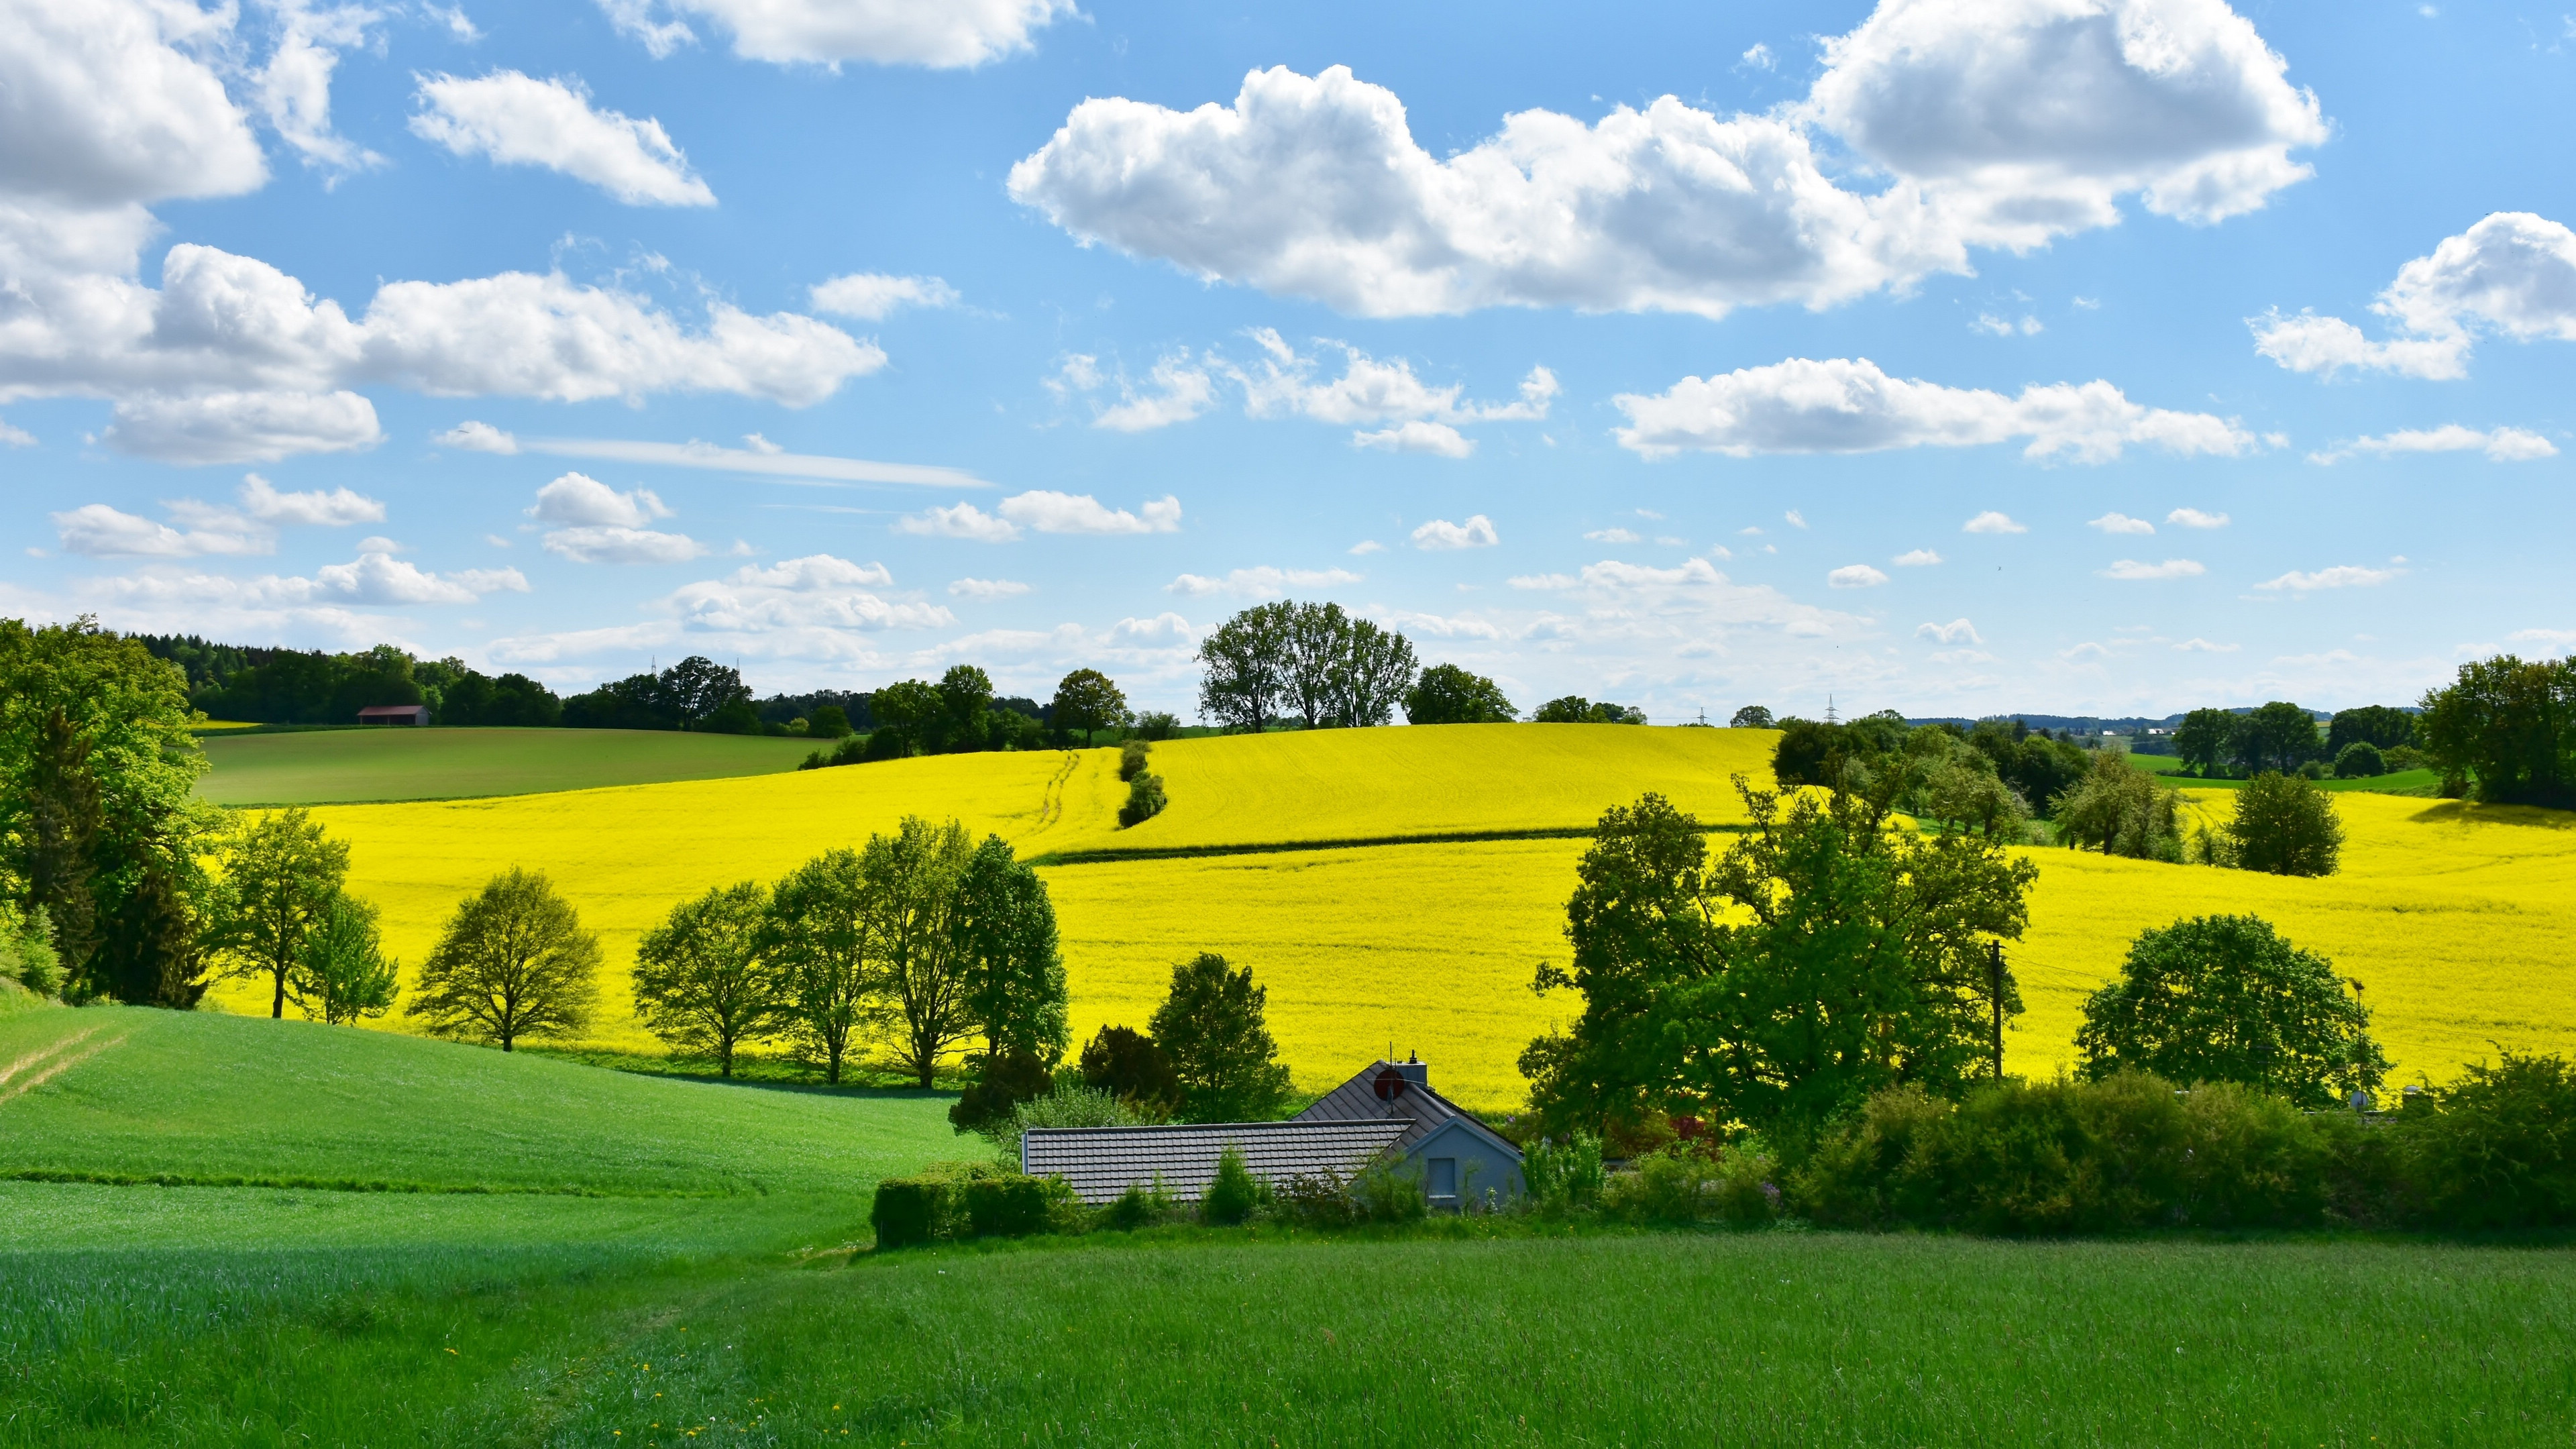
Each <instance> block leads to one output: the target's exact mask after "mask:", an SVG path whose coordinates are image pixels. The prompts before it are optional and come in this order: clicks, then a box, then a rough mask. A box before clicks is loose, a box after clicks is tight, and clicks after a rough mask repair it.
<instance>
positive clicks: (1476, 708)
mask: <svg viewBox="0 0 2576 1449" xmlns="http://www.w3.org/2000/svg"><path fill="white" fill-rule="evenodd" d="M1404 717H1405V719H1406V720H1407V721H1409V722H1410V723H1413V724H1418V725H1434V724H1510V723H1512V722H1513V721H1515V720H1517V719H1519V718H1520V717H1521V716H1520V711H1519V710H1518V709H1515V708H1514V707H1513V706H1512V702H1511V700H1510V698H1509V697H1508V696H1506V695H1505V694H1504V693H1503V690H1502V686H1501V685H1498V684H1496V683H1494V681H1492V680H1490V679H1487V678H1486V677H1485V676H1483V675H1481V674H1470V673H1468V672H1467V671H1466V670H1464V669H1461V668H1459V667H1458V666H1457V665H1455V664H1434V665H1432V666H1431V667H1430V668H1428V669H1426V670H1424V671H1422V677H1421V678H1419V679H1417V680H1415V681H1414V682H1413V687H1412V688H1411V689H1409V690H1406V691H1405V694H1404Z"/></svg>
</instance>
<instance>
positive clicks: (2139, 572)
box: [2102, 558, 2209, 583]
mask: <svg viewBox="0 0 2576 1449" xmlns="http://www.w3.org/2000/svg"><path fill="white" fill-rule="evenodd" d="M2207 572H2209V570H2207V569H2205V568H2203V567H2201V566H2200V565H2199V564H2197V563H2194V562H2193V561H2191V560H2190V559H2187V558H2169V559H2166V560H2165V561H2164V562H2163V563H2154V564H2151V563H2140V562H2139V561H2138V560H2136V559H2133V558H2124V559H2122V560H2120V561H2119V562H2118V563H2115V564H2113V565H2111V566H2110V567H2109V568H2107V569H2104V570H2102V577H2104V578H2106V579H2123V580H2127V581H2129V582H2132V583H2143V582H2148V581H2151V580H2155V579H2187V578H2191V577H2192V576H2194V575H2196V574H2205V573H2207Z"/></svg>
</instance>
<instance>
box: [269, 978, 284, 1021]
mask: <svg viewBox="0 0 2576 1449" xmlns="http://www.w3.org/2000/svg"><path fill="white" fill-rule="evenodd" d="M268 1019H269V1020H271V1021H284V1020H285V1019H286V973H285V972H283V971H280V972H278V973H277V999H276V1000H274V1001H272V1002H270V1003H269V1006H268Z"/></svg>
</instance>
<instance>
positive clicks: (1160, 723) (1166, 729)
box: [1136, 709, 1181, 740]
mask: <svg viewBox="0 0 2576 1449" xmlns="http://www.w3.org/2000/svg"><path fill="white" fill-rule="evenodd" d="M1180 732H1181V719H1180V716H1178V715H1176V714H1173V713H1171V712H1170V711H1168V710H1159V709H1156V710H1147V711H1146V712H1145V713H1143V714H1140V715H1138V716H1136V738H1138V739H1140V740H1168V739H1174V738H1177V737H1178V736H1179V735H1180Z"/></svg>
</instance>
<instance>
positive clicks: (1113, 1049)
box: [1081, 1026, 1181, 1119]
mask: <svg viewBox="0 0 2576 1449" xmlns="http://www.w3.org/2000/svg"><path fill="white" fill-rule="evenodd" d="M1081 1069H1082V1080H1083V1084H1084V1085H1085V1086H1088V1087H1091V1088H1093V1089H1095V1090H1098V1091H1103V1092H1107V1093H1109V1094H1110V1095H1111V1096H1114V1097H1116V1098H1117V1099H1118V1100H1120V1101H1122V1102H1125V1103H1127V1104H1129V1105H1130V1106H1133V1107H1135V1108H1136V1109H1137V1110H1139V1111H1140V1112H1143V1113H1145V1114H1147V1115H1149V1116H1152V1117H1155V1118H1158V1119H1159V1118H1162V1117H1165V1116H1168V1115H1169V1114H1171V1113H1173V1112H1175V1111H1178V1110H1179V1109H1180V1105H1181V1079H1180V1076H1179V1075H1178V1074H1177V1073H1175V1072H1174V1071H1173V1070H1172V1059H1171V1058H1170V1057H1169V1056H1167V1055H1165V1054H1164V1052H1163V1049H1162V1047H1161V1046H1160V1045H1158V1044H1156V1042H1155V1041H1154V1039H1153V1038H1152V1037H1150V1036H1147V1035H1145V1034H1144V1033H1143V1032H1140V1031H1137V1030H1135V1029H1133V1028H1131V1027H1124V1026H1104V1027H1102V1028H1101V1029H1100V1030H1099V1031H1098V1032H1097V1033H1095V1034H1094V1035H1093V1036H1092V1038H1091V1040H1090V1041H1087V1042H1085V1043H1083V1047H1082V1061H1081Z"/></svg>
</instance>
